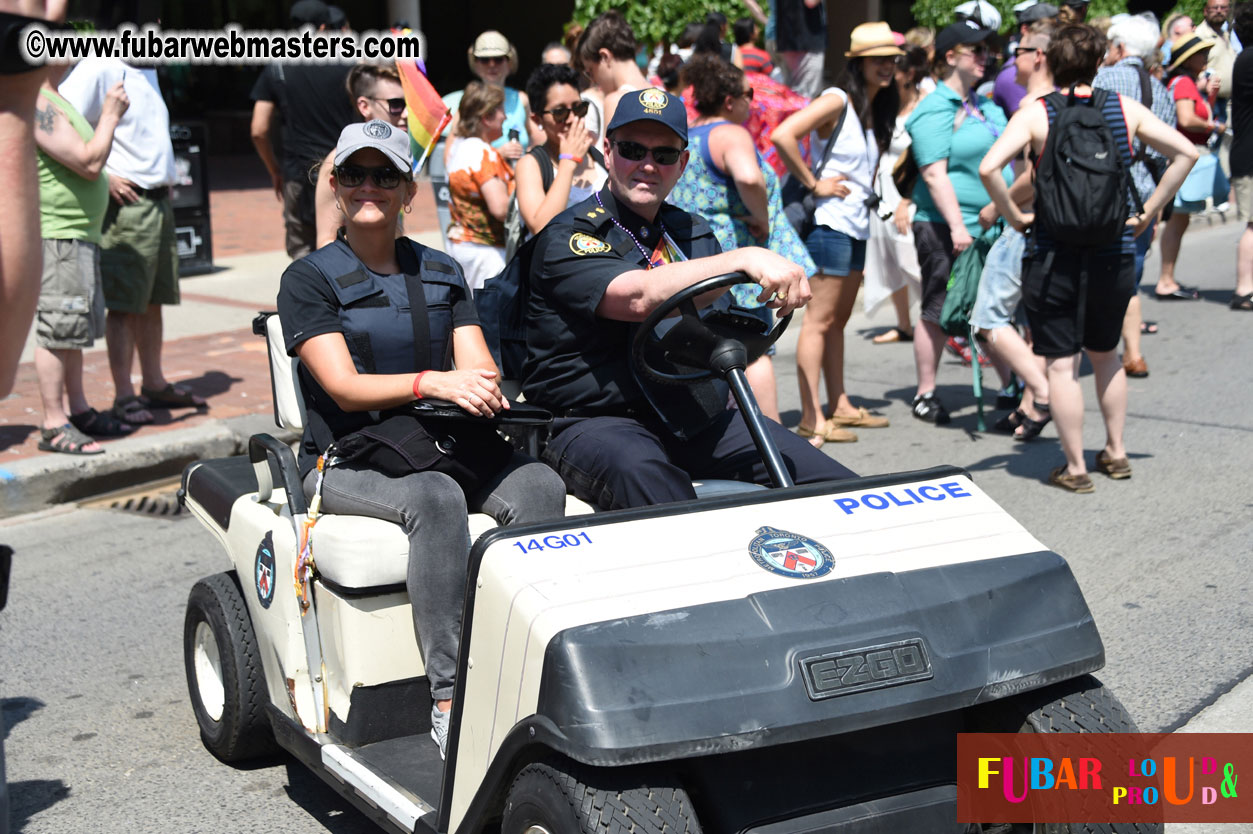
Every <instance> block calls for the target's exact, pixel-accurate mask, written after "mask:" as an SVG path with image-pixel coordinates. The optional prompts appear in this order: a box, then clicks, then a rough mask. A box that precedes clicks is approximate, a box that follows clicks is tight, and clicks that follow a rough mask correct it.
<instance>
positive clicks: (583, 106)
mask: <svg viewBox="0 0 1253 834" xmlns="http://www.w3.org/2000/svg"><path fill="white" fill-rule="evenodd" d="M587 107H588V104H587V102H586V101H583V100H582V99H580V100H579V103H578V104H576V105H574V106H573V107H566V106H565V105H564V104H563V105H561V106H560V107H554V108H553V109H552V110H541V111H540V113H541V114H543V113H547V114H548V115H550V116H552V117H553V121H554V122H556V123H557V124H561V123H562V122H564V121H565V120H566V119H568V118H570V114H571V113H573V114H574V116H575V118H577V119H581V118H583V117H584V116H586V115H587Z"/></svg>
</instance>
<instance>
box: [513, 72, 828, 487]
mask: <svg viewBox="0 0 1253 834" xmlns="http://www.w3.org/2000/svg"><path fill="white" fill-rule="evenodd" d="M686 145H687V114H686V112H685V111H684V109H683V103H682V102H681V101H680V100H679V99H678V98H675V97H673V96H670V95H668V94H667V93H665V92H664V91H662V90H659V89H656V88H651V89H647V90H641V91H638V92H630V93H627V94H625V95H624V96H623V97H622V99H621V100H620V101H619V103H618V106H617V109H615V111H614V114H613V119H612V121H611V122H610V123H609V127H608V130H607V131H606V137H605V145H604V152H605V161H606V167H607V169H608V171H609V182H608V184H607V186H606V187H605V188H604V189H603V190H601V191H600V192H598V193H596V194H593V195H592V196H591V197H590V198H589V199H587V200H584V201H583V202H581V203H578V204H577V205H574V206H571V207H570V208H569V209H567V210H566V211H565V212H563V213H561V214H558V215H557V216H556V217H555V218H553V220H552V221H551V222H550V223H549V224H548V225H547V226H546V227H545V228H544V230H543V231H542V232H541V233H540V234H539V236H538V239H537V240H536V241H535V243H534V247H535V248H534V249H533V256H532V260H531V269H530V274H529V279H530V280H529V286H530V294H529V300H528V307H527V359H526V364H525V366H524V368H523V377H524V379H523V385H522V390H523V392H524V393H525V395H526V398H527V401H528V402H529V403H532V404H534V405H538V406H542V407H544V408H549V409H551V410H553V411H554V412H555V413H556V414H557V416H558V417H559V418H560V419H558V420H556V421H555V422H554V423H553V431H552V439H551V440H550V441H549V444H548V446H547V448H546V449H545V452H544V460H546V461H548V462H549V463H551V464H552V466H553V467H554V468H555V469H557V471H558V472H559V473H561V476H562V478H563V479H565V481H566V484H567V485H568V486H569V488H570V490H571V492H573V493H574V494H575V495H576V496H578V497H579V498H581V499H583V500H585V501H588V502H591V503H594V504H597V505H598V506H600V507H602V508H604V509H617V508H620V507H635V506H641V505H646V504H660V503H665V502H668V501H681V500H684V499H690V498H694V497H695V493H694V492H693V490H692V482H691V481H692V478H694V477H695V478H734V479H738V480H748V481H755V482H757V483H768V476H767V473H766V469H765V466H764V464H763V463H762V462H761V460H760V457H759V455H758V454H757V453H756V452H755V451H754V446H753V443H752V440H751V438H750V436H749V434H748V430H747V427H746V426H745V425H744V421H743V420H742V419H740V417H739V415H738V414H736V413H735V412H734V411H732V410H729V409H727V408H726V401H727V399H726V392H725V388H724V389H722V393H721V399H720V401H719V399H718V396H719V395H718V393H717V390H716V389H714V390H712V391H706V392H696V396H695V397H694V398H691V399H685V403H686V402H693V401H694V400H700V399H703V400H704V407H703V408H700V407H695V408H694V407H689V406H687V405H684V406H681V407H677V408H676V407H674V403H675V401H676V399H677V397H676V392H675V389H670V390H669V391H665V392H658V393H657V395H655V396H647V395H648V392H647V391H645V390H643V389H642V388H641V386H640V384H639V383H638V382H637V381H636V380H635V377H634V376H633V374H632V373H631V369H630V365H629V361H630V360H629V358H628V357H629V351H630V344H631V336H632V335H633V332H634V326H633V325H634V323H637V322H640V321H643V319H644V318H645V317H646V316H647V315H648V314H649V313H650V312H651V311H652V310H653V309H655V308H656V307H657V305H658V304H660V303H661V302H662V301H664V300H665V299H667V298H669V297H670V296H672V295H673V294H675V293H676V292H678V291H679V290H681V289H684V288H686V287H689V286H691V285H693V284H695V283H697V282H699V281H702V280H704V279H706V278H710V277H713V276H715V275H721V274H724V273H728V272H736V271H743V272H745V273H746V274H747V275H748V277H749V280H751V281H753V282H754V283H757V284H760V285H761V287H762V292H761V297H760V300H761V301H763V302H764V301H766V300H767V299H773V300H770V302H769V305H768V306H770V307H773V308H777V309H778V310H779V311H780V313H781V314H786V313H789V312H791V311H792V310H793V309H795V308H797V307H800V306H803V305H804V304H805V303H806V302H807V301H808V300H809V297H810V293H809V284H808V282H807V281H806V279H805V273H804V271H803V270H802V269H801V268H800V267H799V266H797V265H796V264H794V263H792V262H791V261H788V260H786V259H785V258H782V257H780V256H779V255H776V254H774V253H773V252H770V251H768V250H766V249H761V248H757V247H745V248H742V249H735V250H732V251H730V252H723V253H721V254H719V246H718V241H717V239H716V238H715V237H714V235H713V232H712V231H711V230H710V228H709V224H707V223H706V222H705V221H704V220H703V219H702V218H701V217H700V216H698V215H695V214H689V213H688V212H685V211H683V210H681V209H678V208H675V207H674V206H671V205H667V204H665V202H664V201H665V199H666V197H667V196H668V195H669V194H670V191H671V189H673V188H674V185H675V183H676V182H677V181H678V179H679V176H680V175H681V174H682V173H683V168H684V166H685V165H686V164H687V150H686ZM688 393H689V394H691V393H692V392H688ZM702 393H703V394H704V396H703V397H702ZM711 395H712V396H711ZM663 410H664V411H665V414H664V415H663V414H662V411H663ZM766 422H767V425H768V426H769V429H770V432H771V435H772V436H773V437H774V440H775V442H776V444H778V447H779V450H780V452H781V453H782V454H783V459H784V463H785V464H786V466H787V468H788V469H789V470H790V472H791V474H792V478H793V480H794V481H795V482H796V483H811V482H814V481H824V480H833V479H837V478H848V477H852V473H851V472H850V471H849V470H848V469H846V468H844V467H843V466H841V465H840V464H838V463H836V462H835V461H834V460H832V459H831V458H829V457H827V456H826V455H825V454H824V453H822V452H820V451H818V450H817V449H815V448H813V447H812V446H810V445H809V443H808V442H806V441H804V440H802V439H800V438H798V437H797V436H796V435H794V434H792V433H791V432H789V431H787V430H786V429H784V428H783V427H782V426H780V425H779V424H778V423H775V422H773V421H770V420H767V421H766Z"/></svg>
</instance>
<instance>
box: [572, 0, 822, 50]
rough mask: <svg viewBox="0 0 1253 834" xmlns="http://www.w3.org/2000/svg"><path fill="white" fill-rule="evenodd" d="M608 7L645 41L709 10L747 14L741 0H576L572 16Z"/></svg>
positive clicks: (662, 37) (730, 17)
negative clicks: (618, 13)
mask: <svg viewBox="0 0 1253 834" xmlns="http://www.w3.org/2000/svg"><path fill="white" fill-rule="evenodd" d="M838 1H839V0H837V2H838ZM761 5H762V7H763V8H764V7H765V5H766V3H765V2H764V0H763V2H762V3H761ZM610 9H617V10H618V11H620V12H622V16H623V17H625V18H626V19H627V23H630V24H631V28H632V29H633V30H634V31H635V37H636V38H637V39H638V40H640V41H642V42H644V43H647V44H656V43H660V42H661V41H667V42H673V41H675V40H677V39H678V37H679V34H680V33H681V32H682V31H683V27H684V26H687V24H689V23H703V22H704V20H705V15H706V14H707V13H709V12H722V13H723V14H724V15H726V16H727V22H728V23H734V22H735V20H736V19H737V18H741V17H748V16H749V14H748V7H747V6H745V5H744V4H743V3H741V2H740V0H575V3H574V19H575V20H577V21H578V22H580V23H584V24H586V23H587V22H588V21H589V20H591V19H592V18H594V17H596V16H597V15H598V14H601V13H602V12H607V11H609V10H610Z"/></svg>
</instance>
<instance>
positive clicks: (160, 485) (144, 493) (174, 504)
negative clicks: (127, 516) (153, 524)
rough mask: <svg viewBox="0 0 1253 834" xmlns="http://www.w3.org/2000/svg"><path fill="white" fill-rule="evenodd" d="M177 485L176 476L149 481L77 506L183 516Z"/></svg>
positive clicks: (178, 479) (178, 482)
mask: <svg viewBox="0 0 1253 834" xmlns="http://www.w3.org/2000/svg"><path fill="white" fill-rule="evenodd" d="M179 485H180V478H178V477H177V476H176V477H173V478H165V479H163V480H160V481H150V482H149V483H146V484H139V485H138V486H133V487H128V488H127V489H120V490H117V491H115V492H110V493H106V494H104V495H99V496H97V497H95V498H92V499H89V500H87V501H81V502H79V505H78V506H79V507H83V508H88V509H97V510H121V511H122V512H128V513H137V514H139V515H159V516H165V517H173V516H179V515H182V516H185V515H186V510H185V509H184V508H183V505H182V504H180V503H179V502H178V488H179Z"/></svg>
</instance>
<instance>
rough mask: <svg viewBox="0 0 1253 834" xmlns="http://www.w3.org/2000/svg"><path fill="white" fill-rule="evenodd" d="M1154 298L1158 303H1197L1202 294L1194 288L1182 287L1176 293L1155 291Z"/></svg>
mask: <svg viewBox="0 0 1253 834" xmlns="http://www.w3.org/2000/svg"><path fill="white" fill-rule="evenodd" d="M1153 297H1154V298H1156V299H1157V300H1158V301H1196V300H1197V299H1199V298H1200V297H1201V294H1200V293H1199V292H1197V291H1196V290H1195V289H1194V288H1192V287H1185V286H1182V285H1181V286H1180V287H1179V289H1177V290H1175V291H1174V292H1158V291H1157V290H1154V291H1153Z"/></svg>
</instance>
